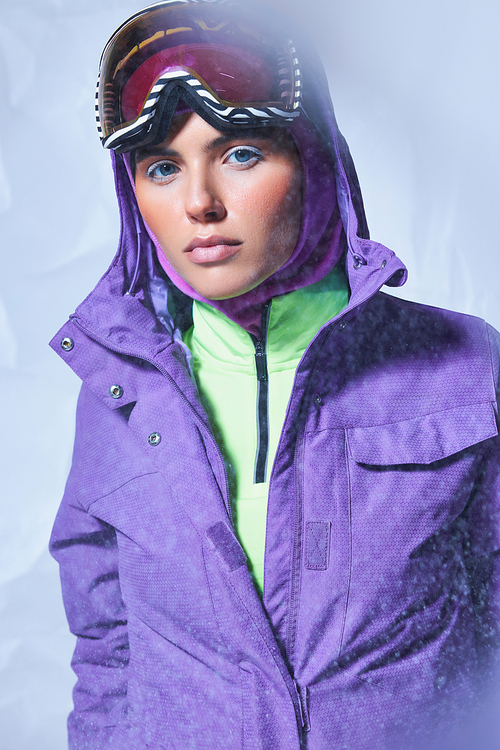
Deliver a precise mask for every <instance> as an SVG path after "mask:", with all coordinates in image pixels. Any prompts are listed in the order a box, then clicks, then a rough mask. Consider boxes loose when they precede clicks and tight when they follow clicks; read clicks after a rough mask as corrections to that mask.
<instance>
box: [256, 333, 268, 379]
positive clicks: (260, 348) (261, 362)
mask: <svg viewBox="0 0 500 750" xmlns="http://www.w3.org/2000/svg"><path fill="white" fill-rule="evenodd" d="M255 367H256V369H257V380H258V381H260V382H262V381H263V380H267V357H266V348H265V345H264V344H263V343H262V341H256V342H255Z"/></svg>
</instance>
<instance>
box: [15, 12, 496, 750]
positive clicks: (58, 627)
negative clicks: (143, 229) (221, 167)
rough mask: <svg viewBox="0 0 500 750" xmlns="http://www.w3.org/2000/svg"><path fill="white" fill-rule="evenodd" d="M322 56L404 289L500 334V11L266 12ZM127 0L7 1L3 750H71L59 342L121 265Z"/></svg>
mask: <svg viewBox="0 0 500 750" xmlns="http://www.w3.org/2000/svg"><path fill="white" fill-rule="evenodd" d="M268 2H269V4H273V5H276V6H278V7H279V6H280V5H281V7H282V9H284V10H286V12H288V13H290V14H291V15H292V16H293V17H295V18H297V16H299V17H300V18H301V22H302V23H303V24H304V25H305V26H306V28H308V30H309V32H310V34H311V36H312V37H313V38H314V39H315V40H316V41H317V45H318V47H319V49H320V52H321V53H322V55H323V58H324V60H325V63H326V67H327V70H328V73H329V78H330V82H331V89H332V95H333V98H334V102H335V104H336V110H337V117H338V120H339V123H340V127H341V129H342V131H343V132H344V134H345V135H346V137H347V140H348V142H349V144H350V146H351V150H352V153H353V156H354V160H355V163H356V166H357V168H358V172H359V176H360V181H361V186H362V188H363V193H364V197H365V203H366V209H367V213H368V220H369V223H370V227H371V232H372V236H373V237H374V238H375V239H377V240H379V241H380V242H382V243H384V244H386V245H388V246H389V247H391V248H392V249H393V250H394V251H395V252H396V253H397V254H398V255H400V256H401V257H402V259H403V260H404V261H405V262H406V263H407V265H408V267H409V271H410V278H409V281H408V283H407V285H406V287H404V288H403V289H402V290H399V291H398V292H397V293H398V294H401V295H403V296H405V297H407V298H409V299H415V300H418V301H422V302H426V303H429V304H433V305H438V306H442V307H450V308H452V309H455V310H461V311H463V312H467V313H472V314H475V315H479V316H481V317H485V318H487V319H488V320H489V321H490V322H492V323H493V324H494V325H496V327H500V298H499V294H498V286H499V284H498V274H499V270H500V262H499V260H500V259H499V252H498V246H497V237H496V235H497V231H496V220H497V216H498V205H499V198H500V180H499V166H500V154H499V148H498V132H499V131H498V121H499V115H500V105H499V86H498V71H499V69H500V66H499V62H500V61H499V56H500V53H499V50H500V45H499V43H498V31H499V20H500V3H499V2H498V0H474V2H472V0H468V1H464V0H454V1H453V2H452V1H451V0H419V2H418V3H416V2H407V1H406V0H349V2H345V0H344V1H343V2H340V0H316V2H310V1H308V2H306V1H305V0H301V1H300V2H299V1H298V0H290V1H289V2H285V0H274V2H273V0H268ZM141 5H142V4H141V3H138V2H131V1H130V0H120V1H118V0H0V250H1V253H2V260H1V269H2V273H1V275H0V387H1V391H0V392H1V396H2V399H1V402H0V410H1V412H0V413H1V418H0V482H1V484H0V486H1V490H0V612H1V616H0V747H1V748H2V750H63V748H65V747H66V729H65V718H66V714H67V713H68V711H69V710H70V705H71V696H70V692H71V687H72V685H73V676H72V673H71V671H70V668H69V661H70V657H71V651H72V648H73V639H72V636H70V635H69V634H68V632H67V626H66V622H65V617H64V613H63V609H62V604H61V598H60V593H59V582H58V572H57V567H56V565H55V563H54V562H53V561H52V560H51V558H50V557H49V555H48V553H47V551H46V547H47V540H48V536H49V533H50V528H51V524H52V521H53V517H54V515H55V513H56V510H57V506H58V503H59V500H60V497H61V494H62V491H63V487H64V482H65V478H66V475H67V472H68V469H69V466H70V461H71V450H72V438H73V430H74V408H75V403H76V397H77V393H78V387H79V383H78V381H77V378H76V376H74V375H73V374H72V372H71V371H70V370H69V369H68V368H67V367H65V365H64V364H63V363H62V362H61V361H60V360H59V358H58V357H57V356H56V355H55V354H54V353H53V352H52V351H51V350H49V348H48V347H47V341H48V340H49V339H50V338H51V337H52V335H53V334H54V333H55V332H56V331H57V330H58V328H59V327H60V326H61V325H62V323H63V322H64V321H65V319H66V318H67V316H68V315H69V314H70V313H71V312H72V311H73V310H74V308H75V306H76V305H77V304H78V303H79V302H80V301H81V299H82V298H83V297H84V296H85V295H86V294H87V293H88V291H89V290H90V289H91V288H92V286H93V285H94V283H95V282H96V281H97V280H98V278H99V277H100V275H101V274H102V273H103V272H104V270H105V269H106V268H107V265H108V263H109V261H110V259H111V257H112V256H113V254H114V251H115V249H116V243H117V239H118V217H117V210H116V206H115V198H114V191H113V185H112V178H111V170H110V167H109V155H108V154H107V153H105V152H104V151H103V150H102V149H101V147H100V144H99V141H98V138H97V134H96V132H95V125H94V112H93V107H94V86H95V79H96V75H97V63H98V59H99V55H100V52H101V50H102V47H103V46H104V44H105V42H106V41H107V39H108V37H109V35H110V34H111V33H112V32H113V30H114V29H115V27H116V26H117V25H118V24H119V23H121V22H122V21H123V20H124V19H125V18H126V17H127V16H128V15H130V14H131V13H132V12H134V11H135V10H137V9H138V8H140V7H141Z"/></svg>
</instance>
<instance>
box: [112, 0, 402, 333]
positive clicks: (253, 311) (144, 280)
mask: <svg viewBox="0 0 500 750" xmlns="http://www.w3.org/2000/svg"><path fill="white" fill-rule="evenodd" d="M255 5H257V4H255ZM263 12H264V13H265V14H266V17H269V19H270V22H272V23H274V24H276V25H277V26H278V25H279V26H280V28H282V29H283V31H284V30H285V26H286V25H288V26H289V28H288V34H289V36H290V38H292V39H293V40H294V44H295V46H296V48H297V52H298V55H299V57H300V60H301V66H302V75H303V89H304V100H303V105H304V110H305V114H303V115H301V117H300V118H298V120H296V121H295V122H294V123H293V125H292V126H291V128H290V131H291V133H292V135H293V137H294V140H295V142H296V144H297V147H298V150H299V154H300V157H301V163H302V171H303V206H302V222H301V232H300V237H299V240H298V243H297V246H296V248H295V250H294V252H293V253H292V256H291V257H290V259H289V260H288V261H287V263H285V265H284V266H283V267H282V268H280V269H279V270H278V271H277V272H276V273H275V274H273V276H271V277H270V278H269V279H267V280H266V281H265V282H263V283H262V284H260V285H259V286H258V287H257V288H256V289H252V290H251V291H249V292H247V293H245V294H243V295H241V296H239V297H236V298H232V299H229V300H221V301H209V300H205V298H203V297H202V296H201V295H199V294H197V293H196V292H195V291H194V290H193V289H192V288H191V287H190V286H189V285H188V284H187V283H186V282H185V281H184V280H183V279H181V278H180V277H179V276H178V275H177V274H176V273H175V271H174V270H173V269H172V268H171V267H170V265H169V264H168V261H167V260H166V259H165V257H164V256H163V254H162V251H161V249H160V247H159V244H158V242H157V240H156V238H155V237H154V236H153V235H152V233H151V231H150V230H149V228H148V227H146V226H145V225H144V222H143V220H142V217H141V216H140V213H139V210H138V207H137V202H136V198H135V192H134V189H133V186H132V185H131V182H130V178H129V174H128V169H127V166H126V164H125V162H124V159H123V157H121V156H118V157H117V156H115V154H114V153H112V157H113V163H114V170H115V181H116V190H117V196H118V203H119V209H120V217H121V225H122V230H121V239H120V244H119V248H118V252H117V255H116V257H115V259H114V261H113V266H112V267H115V268H116V267H117V266H118V265H119V266H121V267H122V268H123V271H124V279H123V285H122V286H121V288H120V289H119V290H118V289H116V287H115V289H116V291H117V292H118V293H119V294H124V293H127V294H129V295H133V296H136V297H138V298H139V299H140V300H141V301H142V303H143V304H144V305H145V306H146V307H148V308H150V309H151V310H152V311H154V312H155V314H156V316H157V317H160V319H162V320H163V321H164V322H166V316H165V312H166V310H167V307H168V308H169V310H170V311H172V304H171V302H170V304H167V300H168V298H169V297H170V298H172V296H174V297H175V299H176V305H175V307H176V310H177V312H178V313H179V309H180V308H183V307H186V308H189V307H190V305H189V303H188V300H187V299H186V298H185V297H184V295H186V296H187V297H191V298H194V299H199V300H202V301H206V302H210V304H212V305H213V306H215V307H217V308H218V309H221V310H222V311H223V312H224V313H225V314H226V315H228V317H230V318H232V319H233V320H235V321H236V322H238V323H239V324H240V325H242V327H244V328H246V329H247V330H252V331H253V332H257V330H258V328H257V326H256V323H257V321H260V310H261V307H262V305H263V304H264V303H265V302H266V301H267V300H269V299H270V298H271V297H273V296H276V295H278V294H284V293H287V292H290V291H293V290H294V289H298V288H300V287H302V286H306V285H308V284H311V283H314V282H315V281H318V280H319V279H321V278H323V277H324V276H326V275H327V274H328V273H329V272H330V271H331V270H332V268H333V267H334V265H335V264H336V263H337V262H338V261H339V260H341V259H342V262H344V263H345V265H346V271H347V275H348V279H349V284H350V289H351V295H352V296H353V297H354V300H356V297H357V291H358V289H359V288H360V286H361V285H362V286H364V280H365V279H366V277H367V276H369V275H371V274H375V276H374V277H373V281H374V282H375V283H374V285H373V286H372V288H371V292H372V293H373V291H375V286H376V287H377V288H379V287H380V286H381V284H384V283H385V284H387V285H390V286H401V285H402V284H403V283H404V282H405V281H406V276H407V272H406V269H405V267H404V266H403V265H402V263H401V262H400V261H399V260H398V259H397V258H396V257H395V255H394V253H392V252H391V251H390V250H388V249H387V248H384V247H382V246H381V245H379V243H374V242H371V241H370V240H369V239H368V238H369V234H368V227H367V222H366V217H365V214H364V209H363V203H362V198H361V192H360V189H359V184H358V179H357V176H356V172H355V168H354V164H353V162H352V159H351V156H350V153H349V150H348V147H347V144H346V142H345V140H344V138H343V136H342V135H341V133H340V131H339V129H338V126H337V123H336V120H335V115H334V112H333V106H332V103H331V99H330V94H329V90H328V83H327V80H326V76H325V73H324V70H323V67H322V64H321V62H320V60H319V58H318V57H317V55H316V53H315V52H314V51H313V50H312V48H311V45H310V44H309V43H308V41H307V40H305V39H303V38H302V36H303V35H302V33H301V32H299V30H298V29H297V28H295V27H293V26H291V24H290V22H289V21H288V20H285V19H283V18H282V17H281V16H279V17H278V16H276V15H274V14H273V12H272V11H271V10H270V9H269V8H268V7H265V9H264V8H263ZM155 246H156V248H155ZM157 254H158V256H159V257H160V258H161V263H159V262H158V256H157ZM162 266H163V268H162ZM164 271H166V273H167V274H168V276H169V277H170V279H168V278H167V276H166V274H165V272H164ZM381 272H382V273H381ZM375 279H376V281H375ZM103 281H104V279H103ZM172 282H173V284H174V285H175V287H176V290H175V291H174V292H173V295H172V294H171V291H172V286H173V285H172ZM177 290H180V291H182V292H183V295H179V294H177V293H176V292H177ZM356 301H357V300H356ZM183 303H185V304H183ZM167 317H169V316H167ZM172 325H173V324H172V321H170V322H169V323H168V325H167V327H169V328H170V327H172ZM174 327H175V326H174Z"/></svg>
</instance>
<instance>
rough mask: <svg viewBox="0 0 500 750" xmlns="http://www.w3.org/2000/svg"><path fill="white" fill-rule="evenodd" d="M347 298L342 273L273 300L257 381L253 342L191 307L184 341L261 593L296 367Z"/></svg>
mask: <svg viewBox="0 0 500 750" xmlns="http://www.w3.org/2000/svg"><path fill="white" fill-rule="evenodd" d="M348 299H349V292H348V284H347V279H346V277H345V274H344V272H343V270H342V269H340V268H334V269H333V271H332V272H331V273H330V274H329V275H328V276H327V277H326V278H324V279H322V280H321V281H318V282H316V283H315V284H311V285H310V286H307V287H304V288H302V289H298V290H296V291H294V292H290V293H289V294H285V295H283V296H281V297H274V298H273V299H272V301H271V303H270V308H269V309H268V311H267V313H266V312H265V313H264V314H265V315H266V314H267V315H268V319H267V335H266V337H265V339H263V340H262V342H261V344H262V346H260V349H261V353H260V357H258V358H257V359H259V358H260V362H259V374H260V382H259V380H258V377H257V376H258V372H257V365H256V356H255V355H256V341H255V339H254V338H253V337H252V336H251V335H250V334H249V333H247V331H245V330H244V329H243V328H241V327H240V326H239V325H238V324H237V323H235V322H233V321H232V320H230V319H229V318H227V317H226V316H225V315H224V313H222V312H220V311H219V310H216V309H214V308H213V307H211V306H210V305H208V304H205V303H203V302H198V301H196V300H195V301H194V303H193V327H192V328H190V329H189V331H187V332H186V334H185V336H184V341H185V343H186V344H187V346H188V347H189V349H190V350H191V352H192V354H193V367H194V374H195V378H196V382H197V385H198V389H199V392H200V396H201V399H202V402H203V405H204V407H205V409H206V410H207V414H208V417H209V420H210V424H211V426H212V430H213V433H214V436H215V439H216V441H217V443H218V445H219V448H220V449H221V452H222V454H223V456H224V460H225V463H226V468H227V472H228V479H229V488H230V495H231V502H232V507H233V514H234V520H235V528H236V532H237V534H238V537H239V539H240V542H241V544H242V546H243V548H244V550H245V552H246V555H247V559H248V566H249V569H250V570H251V572H252V573H253V576H254V579H255V582H256V584H257V586H258V588H259V589H260V592H262V589H263V585H264V547H265V533H266V513H267V494H268V487H269V476H270V473H271V469H272V465H273V461H274V456H275V453H276V449H277V447H278V441H279V437H280V434H281V428H282V425H283V422H284V419H285V413H286V408H287V405H288V400H289V398H290V393H291V390H292V385H293V379H294V376H295V370H296V368H297V365H298V364H299V362H300V359H301V357H302V355H303V353H304V351H305V350H306V348H307V346H308V345H309V343H310V342H311V340H312V339H313V338H314V336H315V335H316V334H317V333H318V331H319V329H320V328H321V327H322V326H323V325H324V324H325V323H326V322H327V321H328V320H330V319H331V318H333V317H335V316H336V315H338V314H339V313H340V312H341V310H342V309H343V308H344V307H345V306H346V305H347V302H348ZM257 348H259V344H257ZM266 365H267V368H266ZM266 369H267V373H266V372H265V370H266ZM266 433H267V435H266ZM257 456H259V459H258V460H257ZM256 464H258V465H257V466H256Z"/></svg>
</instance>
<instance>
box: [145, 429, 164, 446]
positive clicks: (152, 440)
mask: <svg viewBox="0 0 500 750" xmlns="http://www.w3.org/2000/svg"><path fill="white" fill-rule="evenodd" d="M160 442H161V435H160V433H159V432H152V433H151V435H150V436H149V437H148V443H149V444H150V445H159V444H160Z"/></svg>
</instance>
